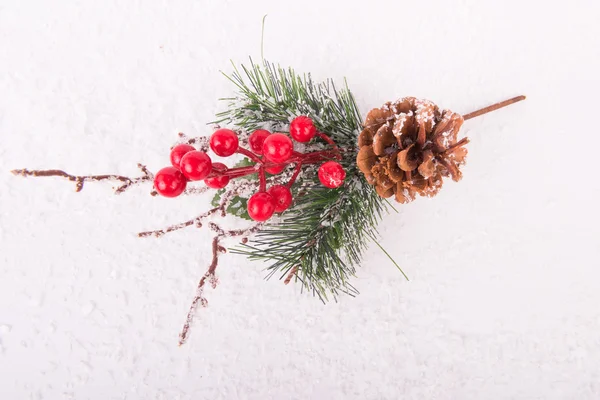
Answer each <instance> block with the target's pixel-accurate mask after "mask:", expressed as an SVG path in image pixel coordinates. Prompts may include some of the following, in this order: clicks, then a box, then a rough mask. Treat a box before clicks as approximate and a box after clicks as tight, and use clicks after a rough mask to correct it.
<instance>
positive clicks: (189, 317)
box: [179, 236, 220, 346]
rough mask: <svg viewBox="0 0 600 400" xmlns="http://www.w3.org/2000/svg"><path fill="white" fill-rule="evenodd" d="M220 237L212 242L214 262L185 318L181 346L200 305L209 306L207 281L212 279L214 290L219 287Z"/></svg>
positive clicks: (203, 278) (198, 288)
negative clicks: (205, 292)
mask: <svg viewBox="0 0 600 400" xmlns="http://www.w3.org/2000/svg"><path fill="white" fill-rule="evenodd" d="M219 247H220V246H219V236H215V237H214V238H213V241H212V254H213V256H212V262H211V263H210V265H209V267H208V270H207V271H206V273H205V274H204V275H203V276H202V278H200V282H198V286H197V287H196V295H195V296H194V299H193V300H192V304H191V305H190V309H189V310H188V313H187V316H186V318H185V323H184V324H183V328H182V329H181V333H180V334H179V345H180V346H181V345H183V344H184V343H185V341H186V340H187V337H188V332H189V330H190V325H191V323H192V321H193V319H194V312H195V311H196V308H197V307H198V303H199V302H200V304H202V306H203V307H206V306H207V305H208V301H207V300H206V298H205V297H204V284H205V283H206V280H207V279H210V281H211V283H212V286H213V289H214V288H215V287H216V286H217V280H216V276H215V270H216V269H217V264H218V262H219Z"/></svg>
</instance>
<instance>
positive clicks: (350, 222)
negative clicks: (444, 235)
mask: <svg viewBox="0 0 600 400" xmlns="http://www.w3.org/2000/svg"><path fill="white" fill-rule="evenodd" d="M225 76H226V77H227V78H228V79H229V80H230V81H231V82H233V83H234V84H235V85H236V87H237V89H238V96H237V97H235V98H229V99H223V100H225V101H228V110H226V111H224V112H222V113H219V114H217V121H215V123H218V124H220V123H226V124H231V125H234V126H235V127H237V128H238V129H240V130H244V131H252V130H254V129H258V128H267V129H270V130H272V131H280V132H281V131H286V130H287V127H288V125H289V122H290V121H291V120H292V119H293V118H294V117H295V116H298V115H307V116H309V117H310V118H312V120H313V121H314V123H315V125H316V126H317V128H318V129H319V130H320V131H322V132H324V133H326V134H328V135H329V136H330V137H331V138H332V139H333V140H334V141H335V143H336V144H337V145H338V146H339V148H340V150H341V154H342V160H340V163H341V164H342V166H343V167H344V168H345V170H346V174H347V175H346V176H347V178H346V181H345V183H344V185H343V186H342V187H341V188H339V189H335V190H332V189H327V188H324V187H323V186H322V185H321V184H320V183H319V181H318V178H317V174H316V169H309V170H306V171H304V172H303V174H302V175H301V176H300V177H299V179H298V181H297V183H296V184H295V185H294V188H293V189H294V194H295V199H296V201H295V204H294V205H293V206H292V207H291V208H290V209H289V210H288V211H286V212H285V213H284V214H283V216H282V217H281V219H280V220H279V221H273V222H271V223H269V224H268V225H266V226H265V227H263V229H262V230H260V231H259V232H257V233H256V235H255V236H254V237H253V239H252V240H251V241H250V242H249V243H247V244H244V245H243V246H242V247H239V248H236V249H233V251H232V252H236V253H240V254H244V255H246V256H248V257H249V258H250V259H255V260H263V261H269V262H271V265H270V266H269V267H268V268H267V269H268V271H269V274H268V276H269V277H271V276H273V275H276V274H277V275H279V276H280V279H286V277H288V276H290V279H291V275H294V274H295V276H296V277H297V279H298V280H299V281H300V282H301V283H302V284H303V287H304V288H305V289H307V290H309V291H311V292H313V293H314V294H316V295H318V296H319V297H320V298H321V299H322V300H323V301H325V300H327V299H328V298H329V296H330V295H331V296H332V297H334V298H335V296H336V295H337V294H338V293H340V292H343V293H348V294H351V295H353V294H356V293H357V292H356V289H354V287H352V285H351V284H350V282H349V278H350V277H351V276H353V275H354V274H355V271H356V267H357V266H358V265H359V264H360V261H361V259H362V254H363V252H364V250H365V249H366V246H367V243H368V242H369V240H370V239H371V238H373V237H375V236H376V226H377V223H378V221H379V220H380V219H381V214H382V212H384V211H386V203H385V202H384V201H383V199H381V198H380V197H379V196H378V195H377V194H376V192H375V191H374V189H373V187H372V186H370V185H368V184H367V183H366V182H365V181H364V178H363V176H362V174H361V173H360V172H359V171H358V170H357V168H356V153H357V148H356V142H357V135H358V133H359V131H360V129H361V116H360V113H359V111H358V107H357V105H356V102H355V100H354V97H353V96H352V94H351V93H350V91H349V90H348V87H347V86H345V87H344V88H343V89H342V90H339V91H338V90H337V88H336V87H335V85H334V84H333V82H332V81H330V80H327V81H325V82H323V83H314V82H313V81H312V79H311V77H310V75H303V76H299V75H298V74H296V73H295V72H294V71H293V70H292V69H287V70H285V69H283V68H281V67H278V66H275V65H274V64H270V63H268V62H266V61H265V62H264V64H263V65H262V66H258V65H255V64H253V63H252V62H251V64H250V66H249V67H246V66H243V65H242V66H241V72H240V69H238V68H237V67H235V65H234V72H233V73H232V74H231V75H230V76H229V75H225ZM321 143H322V144H323V145H327V143H326V142H324V141H322V142H321Z"/></svg>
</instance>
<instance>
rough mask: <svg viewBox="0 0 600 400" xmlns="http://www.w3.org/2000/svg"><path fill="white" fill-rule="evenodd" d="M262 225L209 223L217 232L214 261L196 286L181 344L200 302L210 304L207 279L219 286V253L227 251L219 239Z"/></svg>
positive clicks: (214, 286)
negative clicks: (229, 227) (241, 226)
mask: <svg viewBox="0 0 600 400" xmlns="http://www.w3.org/2000/svg"><path fill="white" fill-rule="evenodd" d="M261 226H262V224H254V225H252V226H251V227H249V228H246V229H236V230H229V231H226V230H223V228H221V227H220V226H219V225H217V224H215V223H214V222H211V223H209V227H210V229H211V230H212V231H214V232H216V233H217V236H215V237H214V238H213V241H212V261H211V263H210V265H209V266H208V270H207V271H206V273H205V274H204V275H203V276H202V278H200V281H199V282H198V286H197V287H196V295H195V296H194V298H193V300H192V303H191V304H190V308H189V310H188V313H187V316H186V318H185V323H184V324H183V328H182V329H181V332H180V333H179V346H181V345H183V344H184V343H185V342H186V340H187V338H188V336H189V331H190V327H191V324H192V322H193V320H194V314H195V312H196V309H197V308H198V303H200V304H201V305H202V306H203V307H206V306H207V305H208V300H206V298H205V297H204V286H205V284H206V281H207V280H208V281H209V282H210V284H211V286H212V288H213V289H215V288H216V286H217V283H218V279H217V276H216V275H215V271H216V269H217V265H218V262H219V255H220V254H221V253H225V252H226V250H225V248H224V247H223V246H221V245H220V244H219V241H220V240H221V239H222V238H224V237H234V236H246V235H249V234H251V233H253V232H256V231H257V230H259V229H260V227H261Z"/></svg>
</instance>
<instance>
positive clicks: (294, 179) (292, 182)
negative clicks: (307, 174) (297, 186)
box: [287, 161, 302, 189]
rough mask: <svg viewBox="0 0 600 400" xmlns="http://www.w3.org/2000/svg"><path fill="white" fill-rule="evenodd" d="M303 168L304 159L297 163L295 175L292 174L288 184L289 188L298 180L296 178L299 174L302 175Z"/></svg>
mask: <svg viewBox="0 0 600 400" xmlns="http://www.w3.org/2000/svg"><path fill="white" fill-rule="evenodd" d="M301 170H302V161H300V162H298V164H296V170H295V171H294V175H292V177H291V178H290V181H289V182H288V184H287V187H288V189H289V188H291V187H292V185H293V184H294V182H296V178H298V175H300V171H301Z"/></svg>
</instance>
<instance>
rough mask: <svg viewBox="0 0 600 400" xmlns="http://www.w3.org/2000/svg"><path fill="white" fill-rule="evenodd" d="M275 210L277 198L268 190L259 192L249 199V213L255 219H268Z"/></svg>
mask: <svg viewBox="0 0 600 400" xmlns="http://www.w3.org/2000/svg"><path fill="white" fill-rule="evenodd" d="M274 212H275V200H274V199H273V197H272V196H271V195H270V194H269V193H266V192H258V193H255V194H253V195H252V197H250V198H249V199H248V215H250V218H252V219H253V220H255V221H261V222H262V221H266V220H268V219H269V218H271V216H272V215H273V213H274Z"/></svg>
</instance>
